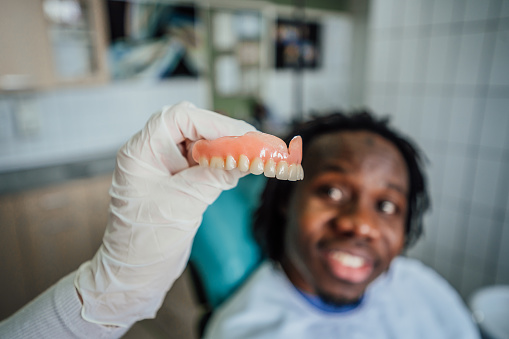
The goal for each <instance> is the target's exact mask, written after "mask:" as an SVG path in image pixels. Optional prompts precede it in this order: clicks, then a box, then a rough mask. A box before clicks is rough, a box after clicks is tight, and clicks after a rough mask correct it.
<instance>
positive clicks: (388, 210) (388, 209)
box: [378, 200, 398, 215]
mask: <svg viewBox="0 0 509 339" xmlns="http://www.w3.org/2000/svg"><path fill="white" fill-rule="evenodd" d="M378 208H379V210H380V211H382V212H383V213H385V214H391V215H392V214H396V212H397V211H398V207H397V206H396V204H394V203H393V202H390V201H387V200H385V201H382V202H380V203H379V205H378Z"/></svg>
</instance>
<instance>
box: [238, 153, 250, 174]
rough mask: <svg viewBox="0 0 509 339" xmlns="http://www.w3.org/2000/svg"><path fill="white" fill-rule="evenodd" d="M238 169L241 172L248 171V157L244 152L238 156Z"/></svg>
mask: <svg viewBox="0 0 509 339" xmlns="http://www.w3.org/2000/svg"><path fill="white" fill-rule="evenodd" d="M239 170H240V171H242V172H247V171H249V158H248V157H246V156H245V155H244V154H241V155H240V157H239Z"/></svg>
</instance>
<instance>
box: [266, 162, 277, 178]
mask: <svg viewBox="0 0 509 339" xmlns="http://www.w3.org/2000/svg"><path fill="white" fill-rule="evenodd" d="M263 174H265V176H266V177H267V178H274V177H275V176H276V162H275V161H274V160H273V159H269V160H267V162H266V163H265V167H264V168H263Z"/></svg>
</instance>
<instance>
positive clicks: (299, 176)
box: [297, 164, 304, 180]
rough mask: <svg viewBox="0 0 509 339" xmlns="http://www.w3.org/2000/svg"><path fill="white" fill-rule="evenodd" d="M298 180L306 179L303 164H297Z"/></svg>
mask: <svg viewBox="0 0 509 339" xmlns="http://www.w3.org/2000/svg"><path fill="white" fill-rule="evenodd" d="M297 170H298V171H297V173H298V174H297V180H303V179H304V168H302V165H301V164H299V165H298V166H297Z"/></svg>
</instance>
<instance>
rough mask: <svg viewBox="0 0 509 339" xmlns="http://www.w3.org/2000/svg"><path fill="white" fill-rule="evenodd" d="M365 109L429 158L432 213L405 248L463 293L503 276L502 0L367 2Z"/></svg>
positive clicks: (508, 277) (507, 141) (508, 47)
mask: <svg viewBox="0 0 509 339" xmlns="http://www.w3.org/2000/svg"><path fill="white" fill-rule="evenodd" d="M369 22H370V25H369V36H370V38H369V45H368V51H369V57H368V60H369V65H368V77H367V89H366V90H367V96H366V98H367V99H366V100H367V103H368V104H369V106H370V107H371V108H372V109H373V110H375V111H377V112H380V113H384V114H387V113H390V114H391V115H392V116H393V118H394V121H395V124H396V126H398V127H399V128H401V129H402V130H403V131H406V132H407V134H409V135H411V136H412V137H414V138H415V139H416V140H417V141H418V143H419V144H420V145H421V146H422V148H423V149H424V151H425V153H426V154H427V156H428V157H429V159H430V166H429V174H430V175H429V179H430V183H431V194H432V198H433V211H432V213H431V214H430V215H429V216H428V217H427V218H426V235H425V237H424V239H422V240H421V242H420V243H419V244H418V245H417V247H416V248H415V249H413V250H412V251H411V252H410V254H411V255H412V256H415V257H418V258H420V259H422V260H423V261H424V262H425V263H427V264H429V265H431V266H432V267H434V268H435V269H436V270H437V271H438V272H439V273H441V274H442V275H443V276H444V277H445V278H447V279H448V280H449V281H450V282H451V283H452V285H453V286H454V287H456V288H457V289H458V290H459V291H460V293H461V294H462V296H463V297H465V298H467V297H468V295H470V293H471V292H472V291H473V290H474V289H476V288H478V287H480V286H483V285H489V284H494V283H503V284H508V283H509V259H508V258H509V137H508V136H507V134H508V132H509V0H482V1H481V0H434V1H433V0H409V1H404V0H373V1H372V4H371V8H370V20H369Z"/></svg>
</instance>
